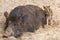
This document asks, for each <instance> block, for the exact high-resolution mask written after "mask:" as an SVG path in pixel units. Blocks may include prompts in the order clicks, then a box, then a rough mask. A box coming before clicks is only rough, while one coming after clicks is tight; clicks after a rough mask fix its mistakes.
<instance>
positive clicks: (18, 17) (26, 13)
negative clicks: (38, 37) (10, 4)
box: [4, 5, 46, 37]
mask: <svg viewBox="0 0 60 40" xmlns="http://www.w3.org/2000/svg"><path fill="white" fill-rule="evenodd" d="M4 16H5V17H6V22H5V25H6V26H5V29H4V30H5V35H4V36H6V35H7V37H8V36H14V37H19V36H21V35H22V33H23V32H34V31H35V30H37V29H38V28H39V27H40V26H42V27H43V28H44V25H45V24H46V17H45V12H44V10H43V9H42V8H40V7H37V6H34V5H25V6H18V7H15V8H14V9H13V10H12V11H11V12H10V13H9V14H8V12H5V13H4Z"/></svg>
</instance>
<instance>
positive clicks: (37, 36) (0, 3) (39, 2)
mask: <svg viewBox="0 0 60 40" xmlns="http://www.w3.org/2000/svg"><path fill="white" fill-rule="evenodd" d="M27 4H32V5H36V6H39V7H41V8H42V9H43V6H50V8H51V9H52V11H53V17H52V20H54V22H52V25H46V26H45V28H44V29H43V28H39V29H38V30H37V31H36V32H34V33H28V32H27V33H24V34H23V36H22V37H21V39H20V38H17V39H16V38H14V37H9V38H7V39H5V38H2V35H3V28H4V23H5V20H6V19H5V17H4V15H3V14H4V12H5V11H8V13H9V12H10V11H11V10H12V9H14V8H15V7H16V6H19V5H27ZM0 40H60V0H0Z"/></svg>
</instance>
